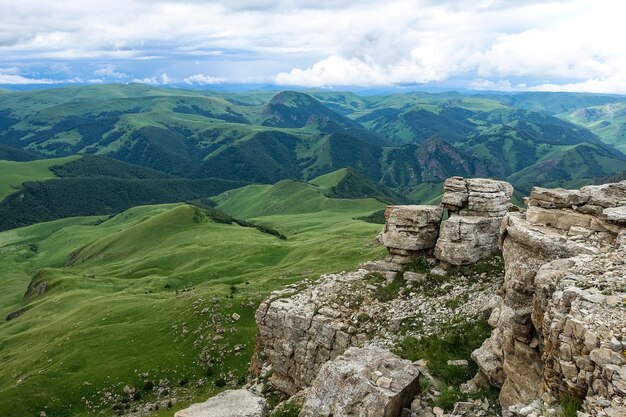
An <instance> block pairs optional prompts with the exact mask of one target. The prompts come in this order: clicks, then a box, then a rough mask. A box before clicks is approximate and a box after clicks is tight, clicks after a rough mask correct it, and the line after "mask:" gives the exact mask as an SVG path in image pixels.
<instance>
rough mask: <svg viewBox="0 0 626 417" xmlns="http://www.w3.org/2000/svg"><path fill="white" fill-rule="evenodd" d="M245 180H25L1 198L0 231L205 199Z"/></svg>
mask: <svg viewBox="0 0 626 417" xmlns="http://www.w3.org/2000/svg"><path fill="white" fill-rule="evenodd" d="M245 184H246V183H245V182H237V181H228V180H222V179H205V180H188V179H128V178H111V177H92V178H90V177H81V178H60V179H54V180H50V181H43V182H41V181H37V182H27V183H24V184H23V185H22V188H21V189H20V190H19V191H18V192H16V193H13V194H11V195H9V196H8V197H7V198H5V199H4V200H3V201H2V202H0V230H7V229H11V228H14V227H22V226H28V225H31V224H35V223H38V222H45V221H50V220H56V219H62V218H64V217H73V216H93V215H101V214H117V213H119V212H121V211H124V210H126V209H129V208H131V207H134V206H139V205H145V204H158V203H171V202H181V201H186V200H194V199H199V198H206V197H211V196H213V195H217V194H219V193H221V192H223V191H225V190H228V189H232V188H237V187H241V186H242V185H245ZM68 196H69V197H68Z"/></svg>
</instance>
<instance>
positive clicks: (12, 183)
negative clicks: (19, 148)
mask: <svg viewBox="0 0 626 417" xmlns="http://www.w3.org/2000/svg"><path fill="white" fill-rule="evenodd" d="M78 158H79V157H78V156H70V157H66V158H53V159H41V160H36V161H28V162H16V161H3V160H0V201H1V200H3V199H4V198H5V197H6V196H8V195H9V194H11V193H14V192H15V191H17V190H19V189H20V187H21V186H22V184H23V183H24V182H26V181H43V180H47V179H51V178H54V177H55V174H54V173H53V172H52V171H51V170H50V168H51V167H52V166H54V165H59V164H64V163H67V162H70V161H73V160H76V159H78Z"/></svg>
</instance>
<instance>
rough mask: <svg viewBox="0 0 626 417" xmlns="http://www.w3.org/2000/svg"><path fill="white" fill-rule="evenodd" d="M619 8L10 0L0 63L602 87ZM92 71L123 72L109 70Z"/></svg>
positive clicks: (398, 0) (571, 2) (412, 0)
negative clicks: (537, 81)
mask: <svg viewBox="0 0 626 417" xmlns="http://www.w3.org/2000/svg"><path fill="white" fill-rule="evenodd" d="M624 15H626V3H624V2H618V1H614V0H594V1H593V2H591V1H588V0H553V1H550V0H519V1H515V0H480V1H476V0H389V1H386V2H380V1H374V0H360V1H358V0H353V1H348V0H241V1H236V2H233V1H226V0H216V1H211V2H206V1H201V0H188V1H185V2H175V1H171V0H150V1H149V0H109V1H107V2H75V1H70V0H60V1H56V2H49V1H48V0H21V1H19V2H10V3H9V2H5V4H3V5H2V6H0V58H1V61H2V62H4V63H5V65H7V66H13V65H18V63H19V62H22V61H28V62H46V61H47V60H54V61H62V62H79V61H87V62H89V61H91V60H94V61H97V62H107V61H115V62H120V63H121V62H135V63H141V65H139V64H137V66H136V67H132V66H128V65H121V64H120V66H122V67H123V68H125V69H126V70H127V71H128V72H132V73H133V74H135V75H136V76H137V78H138V79H140V80H142V82H143V81H144V80H143V78H144V77H146V75H148V74H159V73H160V74H162V75H160V76H156V77H153V76H152V75H148V76H147V77H146V78H145V82H146V83H154V84H156V83H158V84H170V83H172V82H173V80H182V82H185V83H188V84H189V83H196V84H203V83H206V84H212V83H215V82H220V81H218V80H222V79H224V78H228V81H233V79H232V78H231V77H232V76H233V75H232V74H237V75H236V76H237V77H239V81H241V79H245V78H246V77H247V79H253V78H254V79H265V80H274V81H275V82H277V83H280V84H297V85H303V86H326V85H336V86H341V85H390V84H398V83H425V82H433V81H444V80H450V79H476V80H480V79H484V80H487V81H491V82H495V85H493V88H499V89H509V88H513V89H516V88H521V86H519V85H517V84H516V85H512V86H510V85H506V84H505V83H503V82H502V81H499V82H498V81H494V80H506V79H521V78H528V79H548V80H551V82H547V83H545V86H543V87H536V88H553V86H555V85H558V84H559V80H563V79H567V80H574V81H572V82H568V83H567V84H566V85H565V86H563V87H562V88H581V89H588V88H589V89H591V88H595V89H598V88H599V89H602V90H604V89H609V90H610V89H616V88H622V87H620V85H621V84H620V83H621V81H620V79H619V77H617V74H619V73H621V72H623V68H626V48H624V47H623V39H626V25H624V24H623V23H622V22H621V20H623V16H624ZM198 59H200V60H203V62H202V63H201V65H200V66H195V65H194V66H191V65H192V64H191V62H192V61H194V60H198ZM157 62H158V63H157ZM215 62H218V63H223V64H222V66H221V67H220V66H216V65H211V64H212V63H215ZM202 65H204V66H202ZM129 68H132V69H129ZM135 68H140V69H142V71H136V70H135ZM214 68H219V69H218V70H215V71H214ZM242 68H243V69H242ZM207 71H210V72H211V74H212V75H211V76H209V75H204V76H203V74H206V72H207ZM166 73H167V74H171V76H168V75H166ZM92 75H93V76H94V78H96V79H99V78H105V79H106V78H116V79H124V78H125V77H123V75H125V73H124V72H121V71H118V69H117V68H116V67H115V66H114V65H112V64H107V65H104V66H103V67H101V68H98V69H97V70H96V71H95V72H94V73H93V74H89V76H92ZM164 75H165V76H164ZM194 77H195V78H194ZM202 77H205V78H202ZM474 85H475V86H476V88H482V87H481V83H480V82H478V81H476V82H475V83H474ZM490 88H491V87H490Z"/></svg>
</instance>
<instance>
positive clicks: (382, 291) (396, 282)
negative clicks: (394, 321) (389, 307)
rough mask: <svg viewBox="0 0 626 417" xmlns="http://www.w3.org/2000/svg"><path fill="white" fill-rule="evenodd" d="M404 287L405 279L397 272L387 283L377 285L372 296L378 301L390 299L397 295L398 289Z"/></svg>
mask: <svg viewBox="0 0 626 417" xmlns="http://www.w3.org/2000/svg"><path fill="white" fill-rule="evenodd" d="M404 287H406V281H405V280H404V277H403V276H402V274H397V275H396V277H395V278H394V279H393V281H391V282H390V283H389V284H387V285H384V286H381V287H378V288H377V289H376V290H375V291H374V297H376V299H377V300H378V301H380V302H386V301H391V300H393V299H395V298H397V297H398V294H399V293H400V290H401V289H402V288H404Z"/></svg>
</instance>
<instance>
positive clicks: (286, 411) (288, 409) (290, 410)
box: [270, 403, 301, 417]
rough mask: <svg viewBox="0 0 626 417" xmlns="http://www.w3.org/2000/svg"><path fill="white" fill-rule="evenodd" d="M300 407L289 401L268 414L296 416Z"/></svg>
mask: <svg viewBox="0 0 626 417" xmlns="http://www.w3.org/2000/svg"><path fill="white" fill-rule="evenodd" d="M300 410H301V407H300V406H299V405H298V404H294V403H289V404H285V405H284V406H281V407H276V409H275V410H274V411H273V412H272V414H270V417H298V416H299V415H300Z"/></svg>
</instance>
